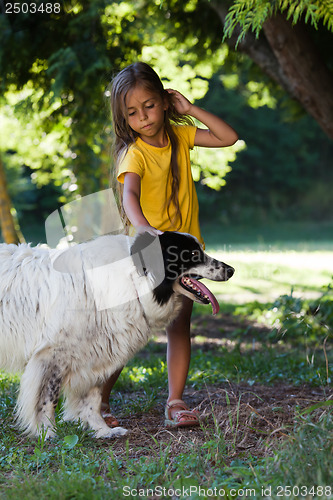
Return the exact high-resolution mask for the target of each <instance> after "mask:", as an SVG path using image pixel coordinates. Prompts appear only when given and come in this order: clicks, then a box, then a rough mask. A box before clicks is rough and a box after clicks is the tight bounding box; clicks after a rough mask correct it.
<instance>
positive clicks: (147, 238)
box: [131, 232, 161, 276]
mask: <svg viewBox="0 0 333 500" xmlns="http://www.w3.org/2000/svg"><path fill="white" fill-rule="evenodd" d="M158 251H161V246H160V242H159V236H157V235H156V236H155V235H153V234H151V233H148V232H144V233H139V234H138V235H137V236H136V238H135V240H134V243H133V245H132V246H131V256H132V259H133V263H134V265H135V267H136V268H137V271H138V273H139V275H140V276H147V274H148V273H149V272H153V273H154V267H153V266H154V263H155V262H156V252H158Z"/></svg>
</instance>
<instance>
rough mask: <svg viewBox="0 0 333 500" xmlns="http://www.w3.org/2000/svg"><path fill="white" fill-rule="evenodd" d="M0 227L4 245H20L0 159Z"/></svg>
mask: <svg viewBox="0 0 333 500" xmlns="http://www.w3.org/2000/svg"><path fill="white" fill-rule="evenodd" d="M0 226H1V233H2V237H3V240H4V242H5V243H15V244H16V245H17V244H18V243H20V238H19V235H18V232H17V231H16V228H15V222H14V218H13V216H12V213H11V201H10V197H9V194H8V190H7V182H6V176H5V169H4V166H3V164H2V161H1V159H0Z"/></svg>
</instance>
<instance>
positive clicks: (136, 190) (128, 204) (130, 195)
mask: <svg viewBox="0 0 333 500" xmlns="http://www.w3.org/2000/svg"><path fill="white" fill-rule="evenodd" d="M140 195H141V178H140V176H139V175H138V174H135V173H134V172H127V173H126V174H125V177H124V190H123V206H124V210H125V212H126V215H127V217H128V218H129V220H130V222H131V224H132V225H133V226H134V227H135V229H137V230H139V231H140V232H141V231H147V232H150V233H152V234H154V235H155V236H156V234H162V231H158V230H157V229H155V228H153V227H152V226H151V225H150V224H149V222H148V221H147V219H146V217H145V216H144V215H143V212H142V208H141V205H140Z"/></svg>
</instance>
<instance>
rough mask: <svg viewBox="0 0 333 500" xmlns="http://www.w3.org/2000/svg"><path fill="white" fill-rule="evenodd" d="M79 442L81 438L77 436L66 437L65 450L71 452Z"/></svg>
mask: <svg viewBox="0 0 333 500" xmlns="http://www.w3.org/2000/svg"><path fill="white" fill-rule="evenodd" d="M78 441H79V438H78V436H77V435H76V434H72V435H70V436H65V437H64V442H65V444H64V448H66V449H67V450H71V449H72V448H74V446H75V445H76V444H77V443H78Z"/></svg>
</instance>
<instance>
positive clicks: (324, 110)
mask: <svg viewBox="0 0 333 500" xmlns="http://www.w3.org/2000/svg"><path fill="white" fill-rule="evenodd" d="M263 30H264V33H265V36H266V38H267V40H268V42H269V44H270V46H271V49H272V51H273V53H274V55H275V57H276V58H277V60H278V62H279V64H280V67H281V70H282V78H283V79H284V80H285V82H286V87H287V88H288V90H289V93H290V94H291V96H292V97H294V98H295V99H297V100H298V101H299V102H300V103H301V104H302V106H303V107H304V109H305V110H306V111H307V112H308V113H309V114H310V115H311V116H313V118H314V119H315V120H316V121H317V122H318V124H319V125H320V127H321V128H322V129H323V131H324V132H325V133H326V134H327V135H328V136H329V137H330V138H332V139H333V76H332V74H331V73H330V72H329V70H328V68H327V66H326V65H325V63H324V61H323V60H322V58H321V55H320V53H319V52H318V50H317V49H316V47H315V45H314V43H313V42H312V40H311V38H310V37H309V35H308V33H307V31H306V28H305V26H304V25H303V24H301V23H298V24H296V25H294V26H293V25H292V24H291V22H290V21H288V20H287V19H286V18H285V17H284V16H283V15H282V14H276V15H275V16H273V17H272V18H270V19H268V20H267V21H266V22H265V23H264V26H263Z"/></svg>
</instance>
